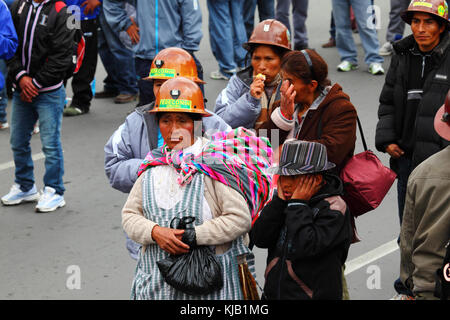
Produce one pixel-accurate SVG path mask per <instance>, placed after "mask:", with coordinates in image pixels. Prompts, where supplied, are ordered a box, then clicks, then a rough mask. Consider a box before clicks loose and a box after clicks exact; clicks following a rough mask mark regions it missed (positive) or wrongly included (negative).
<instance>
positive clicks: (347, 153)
mask: <svg viewBox="0 0 450 320" xmlns="http://www.w3.org/2000/svg"><path fill="white" fill-rule="evenodd" d="M281 76H282V79H283V84H282V85H281V88H280V93H281V100H280V102H279V106H278V107H277V108H274V109H273V111H272V113H271V115H270V121H269V122H267V124H266V127H265V128H263V129H269V131H271V130H273V129H279V146H277V145H276V140H275V139H274V133H273V132H270V136H271V143H272V147H273V149H274V150H276V148H278V149H280V148H281V145H282V144H283V143H284V141H285V140H286V139H290V138H294V139H298V140H306V141H314V142H319V143H321V144H323V145H325V146H326V149H327V156H328V159H329V161H331V162H333V163H334V164H335V165H336V167H335V168H334V172H335V173H336V174H337V175H339V173H340V171H341V169H342V168H343V167H344V165H345V163H346V162H347V161H348V160H349V159H350V158H351V157H352V156H353V152H354V150H355V141H356V118H357V114H356V109H355V107H354V106H353V104H352V103H351V102H350V98H349V96H348V95H347V94H346V93H344V92H343V91H342V87H341V86H340V85H339V84H337V83H336V84H334V85H331V82H330V80H329V79H328V65H327V63H326V62H325V61H324V60H323V58H322V57H321V56H320V55H319V54H318V53H317V52H315V51H314V50H310V49H306V50H301V51H291V52H288V53H287V54H286V55H285V56H284V57H283V60H282V61H281ZM276 154H277V152H276V153H275V154H274V161H273V162H274V163H276V162H278V161H277V155H276ZM275 180H276V179H274V181H275ZM353 219H354V218H353V217H352V225H353V228H354V220H353ZM355 231H356V230H355V228H354V232H355ZM355 236H356V233H355V234H354V235H353V237H354V239H357V238H356V237H355ZM342 281H343V283H342V284H343V299H344V300H347V299H349V298H350V297H349V295H348V290H347V284H346V280H345V277H344V270H342Z"/></svg>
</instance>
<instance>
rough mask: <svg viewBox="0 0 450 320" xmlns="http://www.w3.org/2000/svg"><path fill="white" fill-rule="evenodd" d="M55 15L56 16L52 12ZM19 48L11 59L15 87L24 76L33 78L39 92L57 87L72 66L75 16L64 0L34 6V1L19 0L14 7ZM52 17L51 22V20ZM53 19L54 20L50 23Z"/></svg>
mask: <svg viewBox="0 0 450 320" xmlns="http://www.w3.org/2000/svg"><path fill="white" fill-rule="evenodd" d="M52 10H56V12H55V11H54V12H53V13H52V14H56V16H55V19H49V15H50V13H51V11H52ZM11 14H12V17H13V21H14V26H15V28H16V31H17V35H18V36H19V47H18V48H17V51H16V54H15V56H14V57H13V58H12V59H10V60H9V61H8V68H9V76H10V77H11V78H12V81H13V83H14V84H15V86H16V88H17V89H18V90H20V88H19V86H18V83H19V81H20V79H21V78H22V77H23V76H26V75H27V76H29V77H31V78H33V83H34V85H35V86H36V87H37V88H38V89H39V92H45V91H51V90H55V89H58V88H59V87H61V85H62V84H63V80H64V79H65V76H66V74H67V71H68V69H69V68H71V67H72V66H73V62H72V58H73V48H74V34H75V29H69V27H68V26H71V23H72V22H73V19H74V17H73V16H70V15H69V13H68V12H67V8H66V5H65V3H64V2H63V1H55V0H45V1H43V2H42V3H40V4H39V6H38V7H36V8H34V7H33V4H32V0H16V1H15V2H14V3H13V4H12V6H11ZM50 20H52V21H50ZM51 22H54V23H51Z"/></svg>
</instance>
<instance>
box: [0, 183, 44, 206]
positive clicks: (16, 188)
mask: <svg viewBox="0 0 450 320" xmlns="http://www.w3.org/2000/svg"><path fill="white" fill-rule="evenodd" d="M38 199H39V192H37V189H36V186H35V185H33V188H31V190H29V191H27V192H23V191H22V190H20V185H18V184H17V183H15V184H14V185H13V186H12V187H11V190H10V191H9V193H8V194H7V195H5V196H3V197H2V199H1V201H2V203H3V204H4V205H5V206H12V205H16V204H19V203H22V202H30V201H36V200H38Z"/></svg>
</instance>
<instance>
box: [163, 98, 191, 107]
mask: <svg viewBox="0 0 450 320" xmlns="http://www.w3.org/2000/svg"><path fill="white" fill-rule="evenodd" d="M191 106H192V101H191V100H182V99H161V100H159V109H172V108H175V109H191Z"/></svg>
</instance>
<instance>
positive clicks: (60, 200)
mask: <svg viewBox="0 0 450 320" xmlns="http://www.w3.org/2000/svg"><path fill="white" fill-rule="evenodd" d="M65 205H66V202H65V201H64V197H63V196H61V195H59V194H57V193H56V190H55V189H53V188H51V187H45V188H44V191H43V192H42V196H41V197H40V199H39V202H38V204H37V206H36V212H51V211H55V210H56V209H58V208H61V207H64V206H65Z"/></svg>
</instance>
